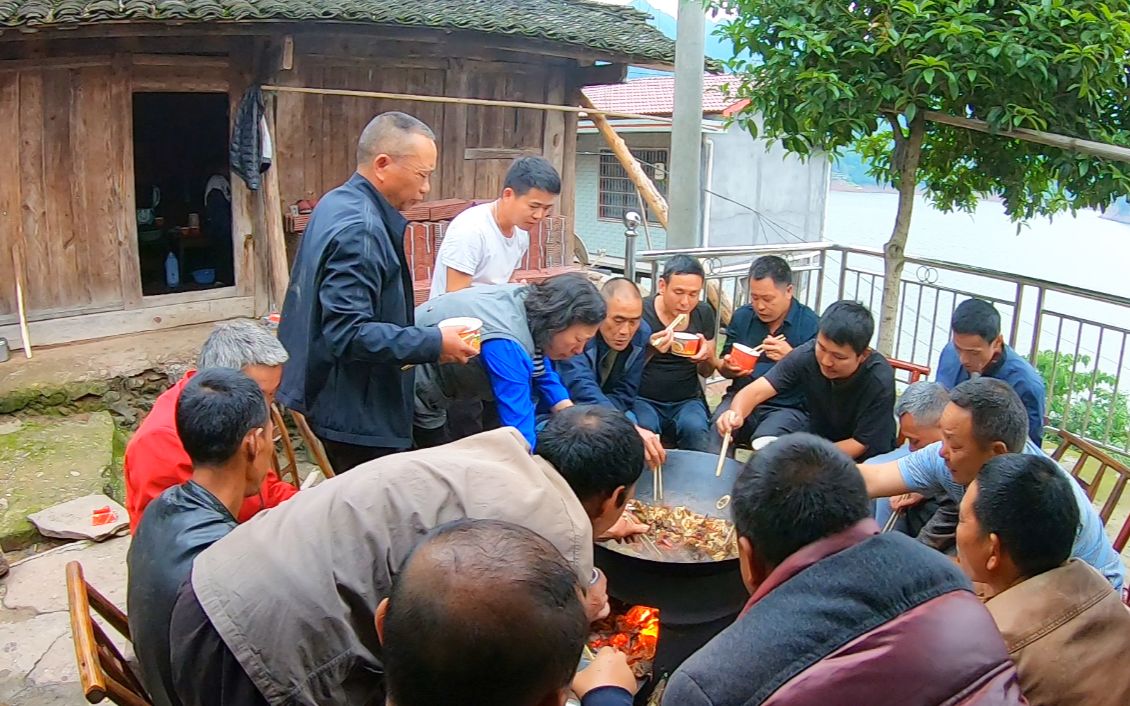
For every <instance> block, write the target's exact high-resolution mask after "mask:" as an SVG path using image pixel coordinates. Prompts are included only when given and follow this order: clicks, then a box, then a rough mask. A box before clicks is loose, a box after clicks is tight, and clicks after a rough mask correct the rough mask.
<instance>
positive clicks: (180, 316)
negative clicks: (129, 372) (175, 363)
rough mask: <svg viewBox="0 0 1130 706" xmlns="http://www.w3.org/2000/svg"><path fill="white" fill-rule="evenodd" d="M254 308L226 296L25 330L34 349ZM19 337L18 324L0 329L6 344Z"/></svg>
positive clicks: (246, 299) (49, 323) (227, 315)
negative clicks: (29, 332)
mask: <svg viewBox="0 0 1130 706" xmlns="http://www.w3.org/2000/svg"><path fill="white" fill-rule="evenodd" d="M254 306H255V300H254V299H252V298H251V297H229V298H226V299H210V300H208V301H202V302H193V303H191V304H168V305H165V306H155V307H146V308H144V309H133V310H130V311H109V312H105V313H102V314H88V315H85V316H72V317H67V318H62V319H51V320H49V321H32V322H31V323H30V324H29V327H30V329H31V337H32V339H33V340H34V341H35V345H36V346H53V345H56V344H59V343H71V342H73V341H89V340H91V339H95V338H107V337H109V336H121V335H125V334H129V333H138V332H140V331H156V330H159V329H167V328H174V327H176V326H187V325H189V324H202V323H208V322H211V321H223V320H225V319H233V318H236V317H239V316H251V315H252V314H253V309H254ZM19 335H20V334H19V327H18V325H13V326H0V336H3V337H5V338H7V339H8V340H9V341H15V340H18V337H19Z"/></svg>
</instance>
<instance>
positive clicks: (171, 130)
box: [133, 93, 235, 296]
mask: <svg viewBox="0 0 1130 706" xmlns="http://www.w3.org/2000/svg"><path fill="white" fill-rule="evenodd" d="M133 163H134V179H135V184H134V187H135V190H136V191H135V193H136V194H137V205H136V208H137V237H138V253H139V257H140V260H141V263H140V264H141V291H142V293H143V294H145V295H146V296H149V295H154V294H169V293H172V292H183V291H191V290H199V289H211V288H218V287H230V286H232V285H233V284H235V271H234V264H233V263H234V260H233V247H232V218H231V175H230V173H229V170H228V96H227V94H226V93H135V94H134V95H133Z"/></svg>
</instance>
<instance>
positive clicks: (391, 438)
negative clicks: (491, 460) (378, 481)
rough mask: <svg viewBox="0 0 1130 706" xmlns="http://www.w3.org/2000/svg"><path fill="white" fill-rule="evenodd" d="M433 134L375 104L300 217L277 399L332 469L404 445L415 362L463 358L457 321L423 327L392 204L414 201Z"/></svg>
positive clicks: (420, 193) (399, 206)
mask: <svg viewBox="0 0 1130 706" xmlns="http://www.w3.org/2000/svg"><path fill="white" fill-rule="evenodd" d="M436 155H437V152H436V143H435V135H434V134H433V133H432V131H431V129H430V128H428V126H427V125H425V124H424V123H422V122H420V121H419V120H417V119H416V118H414V117H412V116H410V115H405V114H404V113H396V112H391V113H382V114H381V115H378V116H377V117H375V118H373V120H372V121H371V122H370V123H369V124H368V126H366V127H365V130H364V131H363V132H362V133H361V138H360V139H359V140H358V143H357V171H356V172H355V173H354V174H353V176H351V177H350V178H349V180H348V181H346V182H345V183H344V184H342V185H341V186H339V187H337V188H336V189H334V190H332V191H330V192H329V193H327V194H326V195H325V196H324V197H322V199H321V200H320V201H318V205H317V207H316V208H315V209H314V213H313V214H312V215H311V216H310V223H309V225H308V226H307V227H306V232H305V233H304V234H303V236H302V243H301V244H300V245H299V246H298V253H297V254H296V255H295V259H294V268H293V269H292V271H291V275H290V287H289V288H288V289H287V292H286V300H285V302H284V303H283V309H282V320H281V322H280V324H279V340H281V341H282V343H283V345H284V346H286V349H287V351H289V352H290V355H291V364H290V365H288V366H287V367H286V371H285V372H284V373H283V381H282V387H281V388H280V390H279V400H280V401H281V402H283V403H284V404H285V405H286V406H287V407H290V408H291V409H295V410H298V411H299V412H301V413H303V414H304V415H306V419H307V421H308V422H309V423H310V428H311V429H313V431H314V433H315V434H317V435H318V438H319V439H321V441H322V444H323V445H324V446H325V449H326V455H327V456H328V457H329V460H330V463H332V464H333V467H334V470H335V471H337V472H338V473H342V472H344V471H348V470H349V469H351V468H353V467H354V466H357V465H359V464H361V463H364V462H365V461H370V460H372V459H375V458H379V457H381V456H384V455H387V454H390V453H394V452H396V451H403V450H405V449H407V448H409V447H411V446H412V404H413V385H414V383H415V376H416V370H415V365H416V364H419V363H435V362H437V361H438V362H441V363H466V362H467V360H468V359H469V358H470V357H471V356H473V355H475V352H476V351H475V349H474V348H472V347H471V346H470V345H469V344H468V343H466V342H464V341H463V340H462V339H460V337H459V334H460V332H461V331H462V330H463V329H462V327H447V328H442V329H441V328H438V327H434V326H433V327H423V326H416V325H415V318H414V315H413V308H414V307H413V303H414V299H413V292H412V271H411V269H410V268H409V266H408V262H407V260H406V259H405V256H404V229H405V227H406V226H407V225H408V221H407V220H406V219H405V218H404V216H402V215H401V214H400V211H402V210H404V209H406V208H409V207H411V206H413V205H415V204H417V203H419V202H420V201H422V200H423V199H424V197H425V196H427V195H428V192H429V191H430V190H431V184H430V181H429V180H430V179H431V175H432V172H434V171H435V169H436Z"/></svg>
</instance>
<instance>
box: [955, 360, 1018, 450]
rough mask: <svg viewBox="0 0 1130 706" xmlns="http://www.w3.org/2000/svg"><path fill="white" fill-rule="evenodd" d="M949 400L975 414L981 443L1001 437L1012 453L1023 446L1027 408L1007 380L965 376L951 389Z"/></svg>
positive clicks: (974, 422) (985, 444)
mask: <svg viewBox="0 0 1130 706" xmlns="http://www.w3.org/2000/svg"><path fill="white" fill-rule="evenodd" d="M950 402H952V403H953V404H955V405H957V406H958V407H960V408H961V409H964V410H968V411H969V413H970V414H971V415H972V416H973V438H974V439H976V440H977V443H979V444H981V446H984V447H988V446H990V445H992V444H993V442H996V441H1001V442H1004V445H1005V447H1006V448H1007V449H1008V452H1009V453H1014V454H1016V453H1020V452H1021V451H1023V450H1024V445H1025V443H1026V442H1027V441H1028V411H1027V410H1026V409H1025V408H1024V403H1023V402H1021V401H1020V395H1017V394H1016V390H1013V389H1012V386H1011V385H1009V384H1008V383H1007V382H1004V381H1003V380H997V379H996V378H987V377H983V376H982V377H979V378H973V379H972V380H966V381H965V382H963V383H961V384H960V385H958V386H957V387H955V388H953V390H951V391H950Z"/></svg>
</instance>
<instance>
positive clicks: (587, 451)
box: [537, 405, 644, 502]
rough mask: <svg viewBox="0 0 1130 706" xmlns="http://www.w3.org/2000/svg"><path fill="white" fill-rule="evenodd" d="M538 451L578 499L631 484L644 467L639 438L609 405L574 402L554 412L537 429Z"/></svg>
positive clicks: (601, 495) (603, 495)
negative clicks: (577, 403)
mask: <svg viewBox="0 0 1130 706" xmlns="http://www.w3.org/2000/svg"><path fill="white" fill-rule="evenodd" d="M537 452H538V455H539V456H541V457H542V458H544V459H545V460H546V461H549V463H550V465H552V466H553V467H554V468H556V469H557V472H558V473H560V474H561V476H562V477H563V478H565V482H567V483H568V484H569V487H570V488H572V489H573V492H574V493H576V495H577V497H578V498H580V500H581V501H582V502H584V501H587V500H593V499H598V500H603V499H605V498H607V497H608V496H610V495H611V494H612V493H613V492H614V491H615V490H616V489H617V488H619V487H620V486H624V487H625V488H629V487H631V486H632V485H633V484H634V483H635V482H636V481H637V480H639V477H640V473H642V472H643V464H644V452H643V440H641V439H640V435H639V433H637V432H636V428H635V426H634V425H633V424H632V422H631V421H630V420H629V419H628V418H627V417H626V416H624V414H623V413H622V412H620V411H619V410H615V409H609V408H607V407H597V406H593V405H577V406H574V407H569V408H568V409H564V410H562V411H560V412H558V413H556V414H554V415H553V416H552V417H551V418H550V420H549V422H548V423H547V424H546V425H545V428H544V429H542V430H541V433H540V434H538V450H537ZM623 500H627V498H623ZM618 502H622V500H621V501H618Z"/></svg>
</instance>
